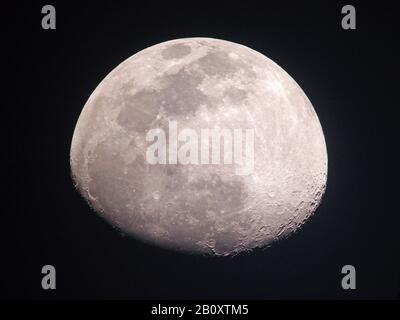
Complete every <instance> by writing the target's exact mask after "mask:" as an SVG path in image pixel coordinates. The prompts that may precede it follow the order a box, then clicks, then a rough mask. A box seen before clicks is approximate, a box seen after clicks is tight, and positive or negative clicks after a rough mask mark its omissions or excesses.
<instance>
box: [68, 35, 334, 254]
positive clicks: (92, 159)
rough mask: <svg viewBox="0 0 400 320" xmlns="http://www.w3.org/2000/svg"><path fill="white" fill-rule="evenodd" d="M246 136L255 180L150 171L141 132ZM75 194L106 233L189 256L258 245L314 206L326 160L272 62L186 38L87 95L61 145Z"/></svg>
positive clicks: (171, 169)
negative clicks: (105, 224)
mask: <svg viewBox="0 0 400 320" xmlns="http://www.w3.org/2000/svg"><path fill="white" fill-rule="evenodd" d="M169 121H176V122H177V124H178V129H179V128H180V129H183V128H191V129H194V130H196V132H200V130H201V129H207V128H209V129H212V128H226V129H229V130H234V129H238V128H239V129H249V128H250V129H254V171H253V172H252V174H249V175H238V174H236V172H235V166H234V165H230V164H220V165H216V164H209V165H207V164H205V165H204V164H203V165H197V164H188V165H182V164H176V165H173V164H153V165H152V164H149V163H148V161H146V150H147V148H148V146H149V145H150V144H151V142H148V141H146V134H147V132H148V131H149V130H150V129H154V128H165V130H168V129H167V128H168V123H169ZM70 160H71V169H72V176H73V179H74V182H75V184H76V187H77V189H78V190H79V191H80V193H81V194H82V195H83V197H84V198H85V199H86V200H87V201H88V203H89V204H90V206H91V207H92V208H93V209H94V210H95V211H96V212H97V213H98V214H99V215H100V216H102V217H103V218H105V219H106V220H107V221H109V222H110V223H111V224H112V225H113V226H115V227H117V228H119V229H120V230H122V231H123V232H125V233H127V234H129V235H131V236H133V237H135V238H137V239H141V240H143V241H145V242H149V243H152V244H156V245H159V246H161V247H165V248H170V249H175V250H181V251H184V252H188V253H200V254H211V255H222V256H226V255H233V254H237V253H239V252H242V251H250V250H252V249H254V248H259V247H265V246H268V245H270V244H271V243H273V242H274V241H276V240H277V239H280V238H282V237H286V236H287V235H288V234H290V233H291V232H293V231H295V230H296V229H297V228H299V226H301V225H302V224H303V223H304V222H305V221H306V220H307V218H309V217H310V215H312V214H313V213H314V212H315V210H316V208H317V206H318V205H319V203H320V201H321V198H322V195H323V193H324V191H325V186H326V180H327V152H326V146H325V140H324V135H323V132H322V129H321V125H320V123H319V120H318V117H317V115H316V113H315V111H314V109H313V107H312V105H311V103H310V101H309V100H308V98H307V96H306V95H305V94H304V92H303V91H302V90H301V88H300V87H299V86H298V85H297V84H296V82H295V81H294V80H293V79H292V78H291V77H290V76H289V75H288V74H287V73H286V72H285V71H284V70H283V69H282V68H280V67H279V66H278V65H277V64H275V63H274V62H273V61H271V60H270V59H268V58H267V57H265V56H263V55H262V54H260V53H258V52H256V51H254V50H252V49H250V48H248V47H245V46H242V45H239V44H236V43H232V42H228V41H223V40H216V39H209V38H187V39H178V40H172V41H168V42H164V43H160V44H157V45H155V46H152V47H150V48H147V49H145V50H143V51H140V52H139V53H137V54H135V55H133V56H131V57H130V58H128V59H127V60H125V61H124V62H122V63H121V64H120V65H119V66H117V67H116V68H115V69H114V70H113V71H112V72H111V73H110V74H109V75H107V76H106V78H105V79H104V80H103V81H102V82H101V83H100V84H99V85H98V87H97V88H96V89H95V91H94V92H93V93H92V95H91V96H90V98H89V100H88V101H87V103H86V105H85V106H84V108H83V110H82V113H81V115H80V117H79V120H78V122H77V125H76V128H75V132H74V135H73V139H72V146H71V159H70Z"/></svg>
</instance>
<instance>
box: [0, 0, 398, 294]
mask: <svg viewBox="0 0 400 320" xmlns="http://www.w3.org/2000/svg"><path fill="white" fill-rule="evenodd" d="M45 4H52V5H54V6H55V8H56V10H57V29H56V30H47V31H45V30H43V29H42V28H41V18H42V14H41V8H42V6H43V5H45ZM345 4H353V5H354V6H355V7H356V10H357V29H356V30H348V31H345V30H343V29H342V28H341V24H340V22H341V18H342V14H341V8H342V6H343V5H345ZM4 12H8V17H7V14H5V15H6V16H5V17H4V19H6V20H5V21H3V22H6V27H5V29H4V28H3V30H5V31H6V35H5V37H4V39H3V41H8V42H9V43H10V44H9V45H7V49H4V50H6V51H7V53H9V54H10V56H9V57H8V58H7V60H3V64H4V65H5V68H6V70H7V71H9V75H4V76H3V80H5V81H6V82H7V83H8V84H9V85H10V88H9V89H7V91H8V92H7V93H8V94H9V96H10V98H9V99H7V100H8V101H7V104H6V105H3V107H2V112H3V118H2V120H3V121H2V122H3V127H4V129H5V132H6V134H5V135H3V141H4V140H5V142H6V143H5V145H4V146H3V152H5V154H4V155H3V160H5V165H4V166H3V172H4V173H5V175H4V173H3V176H4V177H5V179H6V181H4V180H3V181H4V184H3V186H6V189H7V191H6V193H3V210H4V211H3V210H2V215H3V219H2V220H1V221H2V222H1V223H0V225H1V228H2V230H1V235H2V236H3V237H4V240H3V241H1V247H2V248H1V251H2V258H1V263H0V271H1V274H2V277H1V278H0V287H1V291H0V294H1V297H2V298H4V299H395V298H397V299H398V298H399V295H400V282H399V281H400V279H399V270H400V260H399V251H400V250H399V249H400V248H399V240H398V225H399V210H398V206H397V205H395V204H394V203H395V202H396V200H397V199H398V195H397V191H398V182H397V181H398V178H399V173H398V172H399V171H398V167H397V165H398V162H397V161H396V160H395V159H396V156H397V154H398V151H397V148H398V142H397V141H396V139H395V137H396V136H397V130H398V124H396V123H397V122H398V120H397V119H398V118H397V117H396V110H397V109H398V101H399V99H398V91H399V90H398V83H399V80H398V62H397V59H398V57H399V55H398V52H397V48H396V45H397V42H398V29H397V30H396V28H397V23H398V17H397V15H396V11H395V10H394V8H393V7H392V5H390V2H387V3H385V2H379V3H378V2H372V3H371V4H367V2H366V1H363V2H360V3H357V2H354V1H350V2H349V3H347V2H346V3H345V2H340V1H339V2H334V1H329V2H327V1H325V2H321V1H320V2H316V1H314V2H313V1H304V2H303V1H290V2H289V1H259V2H254V3H252V2H249V1H238V2H237V3H233V2H229V1H213V2H210V3H206V2H203V1H199V2H196V1H193V2H191V1H186V2H181V3H178V2H176V3H174V2H167V1H163V2H161V1H160V3H156V2H152V1H149V2H145V1H140V2H139V1H138V2H136V1H106V2H96V3H95V2H84V1H80V2H73V1H68V2H67V1H46V2H44V1H29V2H28V1H27V2H26V3H24V2H19V3H18V5H17V4H15V5H12V6H11V5H10V7H9V8H8V9H6V6H4ZM182 37H213V38H219V39H224V40H229V41H233V42H237V43H240V44H244V45H246V46H248V47H250V48H253V49H255V50H257V51H259V52H261V53H263V54H265V55H266V56H268V57H269V58H271V59H272V60H274V61H275V62H276V63H278V64H279V65H280V66H281V67H283V68H284V69H285V70H286V71H287V72H288V73H289V74H290V75H291V76H292V77H293V78H294V79H295V80H296V82H297V83H298V84H299V85H300V86H301V87H302V89H303V90H304V92H305V93H306V94H307V96H308V97H309V99H310V100H311V102H312V104H313V106H314V108H315V110H316V112H317V114H318V117H319V119H320V122H321V125H322V128H323V130H324V134H325V140H326V144H327V149H328V162H329V169H328V185H327V191H326V194H325V196H324V199H323V201H322V204H321V206H320V207H319V208H318V210H317V212H316V214H315V215H314V216H313V217H312V218H311V219H310V220H309V221H308V222H307V223H306V224H305V225H304V227H303V228H302V229H301V230H300V231H299V232H297V233H295V234H294V235H292V236H291V237H289V238H288V239H286V240H284V241H281V242H279V243H277V244H275V245H273V246H272V247H271V248H269V249H268V250H264V251H263V250H257V251H255V252H253V253H250V254H241V255H239V256H236V257H233V258H217V259H215V258H205V257H200V256H189V255H184V254H181V253H176V252H172V251H168V250H163V249H159V248H156V247H153V246H150V245H147V244H143V243H141V242H138V241H137V240H134V239H131V238H128V237H126V236H123V235H121V233H120V232H119V231H117V230H115V229H113V228H112V227H111V226H110V225H109V224H108V223H106V222H105V221H103V220H102V219H100V218H99V217H98V216H97V215H96V214H95V213H94V212H93V211H91V209H90V208H89V207H88V205H87V204H86V203H85V201H84V200H83V199H82V198H81V197H80V195H79V193H78V192H77V191H76V190H75V188H74V186H73V184H72V180H71V178H70V168H69V150H70V143H71V139H72V134H73V130H74V127H75V124H76V121H77V119H78V117H79V114H80V112H81V109H82V107H83V105H84V104H85V102H86V100H87V98H88V97H89V95H90V94H91V92H92V91H93V90H94V89H95V87H96V86H97V84H98V83H99V82H100V81H101V80H102V79H103V78H104V77H105V76H106V75H107V74H108V73H109V72H110V71H111V70H112V69H113V68H114V67H115V66H116V65H118V64H119V63H120V62H121V61H123V60H125V59H126V58H128V57H129V56H131V55H132V54H134V53H136V52H138V51H140V50H142V49H144V48H146V47H148V46H150V45H153V44H156V43H159V42H163V41H166V40H171V39H175V38H182ZM396 70H397V71H396ZM4 78H6V79H4ZM8 193H10V196H9V195H8ZM4 204H6V206H4ZM46 264H51V265H54V266H55V267H56V270H57V289H56V290H53V291H51V290H50V291H45V290H43V289H42V288H41V278H42V274H41V268H42V266H43V265H46ZM346 264H351V265H354V266H355V268H356V271H357V289H356V290H349V291H345V290H343V289H342V287H341V284H340V283H341V278H342V274H341V268H342V266H343V265H346Z"/></svg>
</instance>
